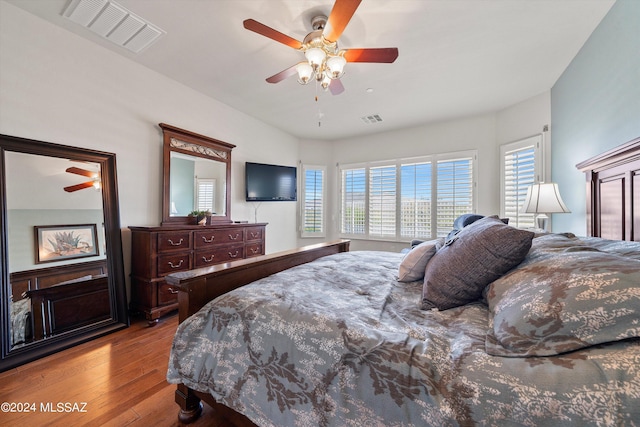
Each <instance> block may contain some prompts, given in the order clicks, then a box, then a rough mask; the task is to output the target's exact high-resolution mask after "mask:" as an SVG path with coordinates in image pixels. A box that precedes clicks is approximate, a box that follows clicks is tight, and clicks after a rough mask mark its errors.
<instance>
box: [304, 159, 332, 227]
mask: <svg viewBox="0 0 640 427" xmlns="http://www.w3.org/2000/svg"><path fill="white" fill-rule="evenodd" d="M326 175H327V174H326V168H325V167H324V166H307V165H303V166H302V181H303V182H302V192H303V194H302V200H303V206H302V221H301V222H302V232H301V236H302V237H324V235H325V221H324V206H325V203H324V201H325V176H326Z"/></svg>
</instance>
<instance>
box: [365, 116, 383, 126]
mask: <svg viewBox="0 0 640 427" xmlns="http://www.w3.org/2000/svg"><path fill="white" fill-rule="evenodd" d="M361 119H362V121H363V122H365V123H366V124H373V123H380V122H381V121H382V117H380V115H378V114H371V115H370V116H364V117H361Z"/></svg>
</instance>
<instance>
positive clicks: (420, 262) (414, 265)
mask: <svg viewBox="0 0 640 427" xmlns="http://www.w3.org/2000/svg"><path fill="white" fill-rule="evenodd" d="M440 246H442V239H436V240H429V241H426V242H422V243H420V244H419V245H417V246H416V247H414V248H413V249H411V251H409V253H407V254H406V255H405V256H404V258H403V259H402V262H401V263H400V268H399V270H398V280H399V281H401V282H414V281H416V280H422V278H423V277H424V269H425V268H426V267H427V263H428V262H429V260H430V259H431V257H432V256H434V255H435V253H436V251H437V250H438V248H439V247H440Z"/></svg>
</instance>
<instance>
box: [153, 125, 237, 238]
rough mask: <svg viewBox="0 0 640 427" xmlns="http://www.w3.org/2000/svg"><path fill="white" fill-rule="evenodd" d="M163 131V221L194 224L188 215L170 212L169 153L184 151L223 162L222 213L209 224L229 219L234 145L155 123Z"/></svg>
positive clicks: (164, 223)
mask: <svg viewBox="0 0 640 427" xmlns="http://www.w3.org/2000/svg"><path fill="white" fill-rule="evenodd" d="M158 126H160V127H161V128H162V132H163V142H164V146H163V151H162V153H163V154H162V158H163V162H162V225H163V226H164V225H191V224H193V225H195V222H193V223H192V219H191V217H188V216H171V153H172V152H176V153H183V154H187V155H190V156H196V157H202V158H204V159H209V160H214V161H217V162H222V163H225V165H226V169H227V170H226V178H225V181H226V182H225V188H226V194H225V214H224V215H213V216H212V217H211V222H212V224H214V223H217V224H224V223H230V222H231V150H232V149H233V148H235V145H233V144H229V143H228V142H224V141H219V140H217V139H214V138H209V137H208V136H204V135H199V134H197V133H194V132H190V131H188V130H184V129H180V128H177V127H175V126H171V125H168V124H166V123H160V124H158Z"/></svg>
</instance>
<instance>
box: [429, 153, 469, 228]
mask: <svg viewBox="0 0 640 427" xmlns="http://www.w3.org/2000/svg"><path fill="white" fill-rule="evenodd" d="M437 174H438V184H437V191H438V201H437V206H436V209H437V212H436V215H437V237H446V236H447V234H449V232H450V231H451V228H452V226H453V222H454V221H455V219H456V218H457V217H459V216H460V215H463V214H467V213H473V210H474V209H473V185H474V180H473V159H472V158H462V159H454V160H441V161H438V166H437Z"/></svg>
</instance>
